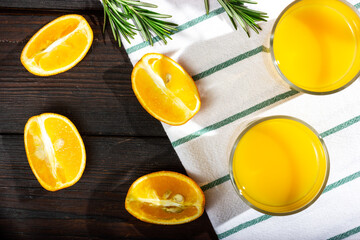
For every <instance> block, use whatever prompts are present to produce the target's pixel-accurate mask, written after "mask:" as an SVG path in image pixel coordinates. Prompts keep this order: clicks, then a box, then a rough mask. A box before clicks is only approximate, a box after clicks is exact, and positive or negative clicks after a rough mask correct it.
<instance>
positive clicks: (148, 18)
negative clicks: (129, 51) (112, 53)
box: [102, 0, 178, 46]
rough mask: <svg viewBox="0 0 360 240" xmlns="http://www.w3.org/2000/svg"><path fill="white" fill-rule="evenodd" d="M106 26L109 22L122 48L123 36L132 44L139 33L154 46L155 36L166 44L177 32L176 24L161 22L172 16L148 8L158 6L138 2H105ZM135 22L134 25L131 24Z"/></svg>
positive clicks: (121, 0) (118, 0)
mask: <svg viewBox="0 0 360 240" xmlns="http://www.w3.org/2000/svg"><path fill="white" fill-rule="evenodd" d="M102 3H103V7H104V26H103V29H105V26H106V22H107V21H108V22H109V24H110V27H111V31H112V33H113V36H114V39H115V41H117V42H118V43H119V46H121V38H120V36H123V37H124V38H125V40H126V41H127V42H129V43H130V38H131V39H133V38H134V36H135V35H136V34H137V33H140V34H141V35H142V37H143V38H144V40H145V41H148V42H149V43H150V45H153V40H152V38H153V34H154V35H155V36H158V37H159V38H160V39H161V40H162V41H163V42H164V43H165V44H166V38H169V39H171V37H170V35H171V34H173V32H175V31H177V28H175V27H176V26H178V25H177V24H175V23H172V22H168V21H164V20H160V19H165V18H171V15H168V14H161V13H158V12H155V11H151V10H149V9H147V8H157V5H155V4H151V3H146V2H141V1H137V0H103V1H102ZM130 20H132V21H133V23H134V24H135V25H134V24H133V23H131V22H130Z"/></svg>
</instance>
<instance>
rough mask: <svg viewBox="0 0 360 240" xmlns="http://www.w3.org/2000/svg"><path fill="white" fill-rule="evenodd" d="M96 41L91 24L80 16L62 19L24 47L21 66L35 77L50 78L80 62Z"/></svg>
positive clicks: (40, 31) (43, 30) (68, 16)
mask: <svg viewBox="0 0 360 240" xmlns="http://www.w3.org/2000/svg"><path fill="white" fill-rule="evenodd" d="M92 41H93V32H92V29H91V27H90V25H89V24H88V22H87V21H86V20H85V18H83V17H82V16H80V15H76V14H71V15H65V16H62V17H59V18H57V19H55V20H53V21H52V22H50V23H48V24H46V25H45V26H44V27H42V28H41V29H40V30H39V31H38V32H37V33H35V35H34V36H32V38H31V39H30V40H29V42H28V43H27V44H26V45H25V47H24V49H23V51H22V53H21V57H20V60H21V63H22V64H23V65H24V67H25V68H26V69H27V70H28V71H29V72H31V73H32V74H35V75H38V76H49V75H54V74H58V73H61V72H64V71H67V70H69V69H70V68H72V67H74V66H75V65H76V64H77V63H78V62H80V61H81V60H82V59H83V58H84V57H85V55H86V53H87V52H88V50H89V48H90V46H91V44H92Z"/></svg>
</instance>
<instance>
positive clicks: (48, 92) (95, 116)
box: [0, 0, 217, 239]
mask: <svg viewBox="0 0 360 240" xmlns="http://www.w3.org/2000/svg"><path fill="white" fill-rule="evenodd" d="M0 12H1V14H0V34H1V37H0V191H1V193H0V231H1V235H2V236H4V237H5V238H4V237H3V238H2V239H88V238H91V239H109V238H110V239H112V238H116V239H217V237H216V234H215V233H214V230H213V229H212V226H211V224H210V222H209V219H208V217H207V215H206V214H204V215H203V216H202V217H200V218H199V219H197V220H195V221H193V222H191V223H188V224H183V225H177V226H159V225H153V224H148V223H144V222H141V221H139V220H137V219H135V218H134V217H132V216H131V215H130V214H129V213H128V212H127V211H126V210H125V208H124V200H125V196H126V193H127V190H128V188H129V187H130V185H131V183H132V182H133V181H134V180H136V179H137V178H138V177H140V176H142V175H145V174H147V173H150V172H155V171H159V170H170V171H176V172H181V173H185V170H184V168H183V166H182V165H181V163H180V161H179V159H178V157H177V155H176V153H175V151H174V149H173V148H172V146H171V144H170V141H169V140H168V138H167V136H166V134H165V132H164V130H163V128H162V126H161V124H160V123H159V122H158V121H157V120H155V119H154V118H152V117H151V116H150V115H149V114H148V113H147V112H146V111H145V110H144V109H143V108H142V107H141V105H140V104H139V103H138V101H137V99H136V97H135V96H134V94H133V91H132V89H131V82H130V74H131V71H132V65H131V63H130V61H129V59H128V56H127V55H126V52H125V51H124V49H123V48H119V47H117V45H116V44H115V42H114V41H113V40H112V36H111V30H110V28H107V30H106V32H105V33H104V34H103V33H102V23H103V12H102V6H101V4H100V2H99V1H98V0H78V1H60V0H49V1H45V0H44V1H37V0H8V1H4V0H1V1H0ZM70 13H77V14H81V15H83V16H84V17H85V18H86V19H87V20H88V22H89V23H90V25H91V27H92V29H93V31H94V41H93V44H92V47H91V49H90V51H89V52H88V54H87V56H86V57H85V58H84V59H83V60H82V61H81V62H80V63H79V64H78V65H77V66H75V67H74V68H73V69H71V70H69V71H67V72H65V73H61V74H59V75H55V76H51V77H37V76H34V75H32V74H30V73H29V72H27V71H26V70H25V68H24V67H23V66H22V65H21V63H20V59H19V58H20V54H21V51H22V49H23V47H24V46H25V44H26V43H27V41H28V40H29V39H30V37H31V36H32V35H33V34H34V33H35V32H36V31H38V30H39V29H40V28H41V27H42V26H44V25H45V24H46V23H48V22H50V21H51V20H53V19H55V18H57V17H59V16H61V15H64V14H70ZM44 112H54V113H59V114H62V115H65V116H67V117H68V118H70V119H71V120H72V121H73V123H74V124H75V125H76V126H77V128H78V130H79V132H80V134H81V135H82V137H83V140H84V142H85V147H86V152H87V163H86V168H85V171H84V174H83V176H82V178H81V179H80V181H79V182H78V183H76V184H75V185H74V186H72V187H70V188H67V189H63V190H60V191H57V192H48V191H46V190H44V189H43V188H42V187H41V186H40V184H39V183H38V181H37V180H36V178H35V176H34V175H33V173H32V171H31V169H30V167H29V164H28V162H27V158H26V155H25V149H24V143H23V130H24V126H25V123H26V122H27V120H28V119H29V118H30V117H31V116H34V115H38V114H41V113H44Z"/></svg>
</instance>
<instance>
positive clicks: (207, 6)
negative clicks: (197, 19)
mask: <svg viewBox="0 0 360 240" xmlns="http://www.w3.org/2000/svg"><path fill="white" fill-rule="evenodd" d="M204 4H205V10H206V14H209V0H204Z"/></svg>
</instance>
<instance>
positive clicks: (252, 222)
mask: <svg viewBox="0 0 360 240" xmlns="http://www.w3.org/2000/svg"><path fill="white" fill-rule="evenodd" d="M359 177H360V171H358V172H356V173H354V174H351V175H350V176H347V177H345V178H342V179H340V180H339V181H337V182H335V183H332V184H330V185H328V186H327V187H326V188H325V189H324V192H323V193H326V192H328V191H331V190H333V189H335V188H337V187H340V186H341V185H343V184H345V183H348V182H350V181H353V180H355V179H357V178H359ZM271 217H272V216H270V215H262V216H261V217H258V218H255V219H253V220H250V221H247V222H245V223H242V224H239V225H238V226H236V227H234V228H232V229H230V230H228V231H226V232H223V233H220V234H218V238H219V239H223V238H226V237H228V236H230V235H232V234H234V233H237V232H239V231H241V230H243V229H245V228H248V227H251V226H254V225H256V224H258V223H260V222H263V221H265V220H267V219H269V218H271ZM350 231H352V230H350ZM354 231H355V230H354ZM359 231H360V230H359ZM347 233H348V232H346V233H343V234H347ZM352 234H355V233H352ZM338 236H339V235H338ZM349 236H350V235H349ZM335 237H337V236H335ZM335 239H337V238H335ZM338 239H343V238H338Z"/></svg>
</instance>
